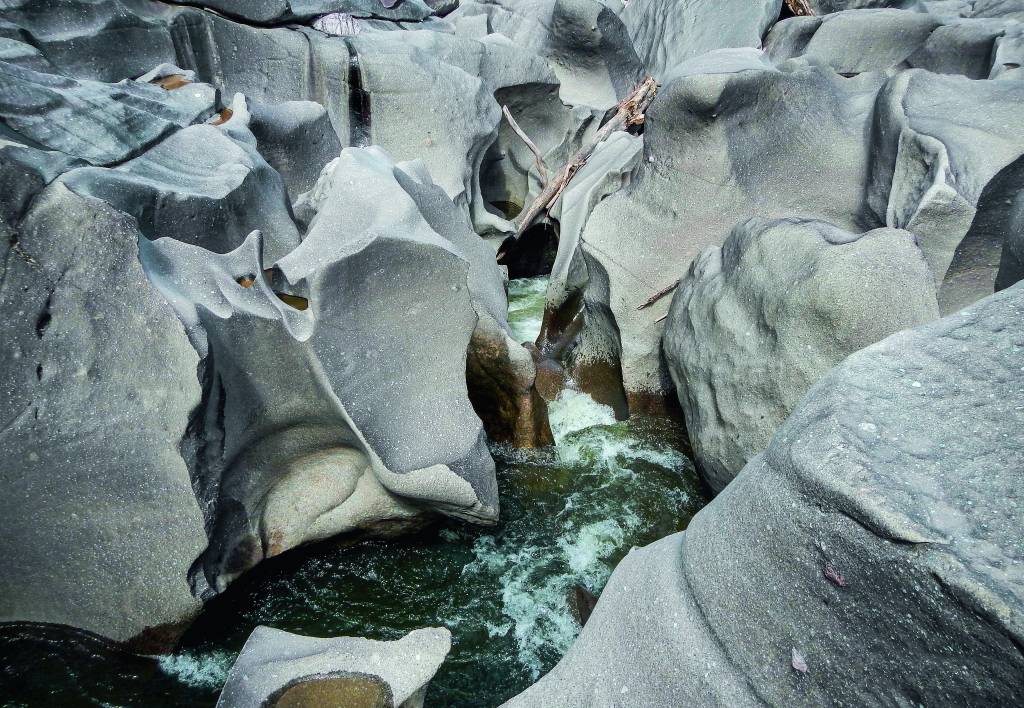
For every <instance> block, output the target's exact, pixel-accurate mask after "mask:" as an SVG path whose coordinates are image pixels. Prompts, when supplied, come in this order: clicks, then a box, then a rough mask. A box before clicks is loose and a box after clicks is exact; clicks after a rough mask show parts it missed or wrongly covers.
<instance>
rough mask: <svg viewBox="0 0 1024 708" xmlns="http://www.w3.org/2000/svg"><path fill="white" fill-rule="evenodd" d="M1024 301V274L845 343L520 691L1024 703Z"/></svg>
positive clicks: (735, 700)
mask: <svg viewBox="0 0 1024 708" xmlns="http://www.w3.org/2000/svg"><path fill="white" fill-rule="evenodd" d="M1022 316H1024V285H1021V284H1018V285H1016V286H1014V287H1012V288H1010V289H1009V290H1006V291H1003V292H1000V293H997V294H995V295H992V296H989V297H988V298H986V299H984V300H981V301H979V302H977V303H975V304H973V305H971V306H969V307H968V308H966V309H965V310H963V311H962V312H959V313H957V314H955V315H952V316H950V317H948V318H946V319H943V320H939V321H937V322H933V323H931V324H928V325H924V326H922V327H918V328H916V329H912V330H907V331H903V332H900V333H897V334H894V335H892V336H890V337H888V338H887V339H885V340H883V341H881V342H879V343H877V344H875V345H872V346H869V347H867V348H866V349H863V350H861V351H860V352H858V353H856V354H854V355H852V356H850V357H849V358H848V359H846V361H844V362H843V363H842V364H840V365H839V366H838V367H836V368H835V369H833V370H832V372H830V373H829V374H828V375H827V376H825V377H824V378H823V379H822V380H821V381H820V382H819V383H818V384H817V385H815V386H814V387H813V388H812V389H811V391H810V392H809V393H808V394H807V397H806V398H805V399H804V400H803V402H802V403H801V404H800V405H799V406H798V407H797V408H796V410H794V412H793V414H792V415H791V416H790V418H789V419H788V420H787V421H786V423H785V424H784V425H783V426H782V427H781V428H779V430H778V431H777V432H776V434H775V435H774V437H773V438H772V440H771V442H770V444H769V445H768V448H767V449H766V450H765V452H764V453H763V454H761V455H758V456H757V457H755V458H754V459H752V460H751V461H750V462H749V463H748V464H747V465H746V467H745V468H744V469H743V471H742V472H740V474H739V476H738V477H737V478H736V479H735V481H733V482H732V484H730V485H729V486H728V487H727V488H726V489H725V491H724V492H723V493H722V494H720V495H719V496H718V497H717V498H716V499H715V500H714V501H713V502H711V504H709V505H708V506H707V507H705V508H704V509H703V510H702V511H700V512H699V513H698V514H697V516H696V517H694V519H693V521H692V522H691V523H690V526H689V527H688V529H687V530H686V531H685V532H683V533H681V534H676V535H673V536H669V537H667V538H665V539H662V540H661V541H658V542H656V543H654V544H652V545H650V546H647V547H646V548H643V549H640V550H638V551H634V552H633V553H631V554H630V555H629V556H627V557H626V559H625V560H623V562H622V563H621V564H620V565H619V567H618V568H617V569H616V571H615V573H614V574H613V576H612V578H611V580H610V581H609V584H608V586H607V588H606V589H605V591H604V593H603V594H602V596H601V599H600V601H599V602H598V604H597V607H596V609H595V610H594V613H593V615H591V617H590V620H589V621H588V622H587V625H586V627H585V628H584V629H583V632H582V634H581V635H580V638H579V639H578V640H577V642H576V644H575V645H574V646H573V647H572V649H570V650H569V652H568V654H567V655H566V657H565V658H564V659H563V660H562V661H561V663H559V664H558V666H556V667H555V668H554V669H553V670H552V671H551V672H550V673H549V674H547V675H546V676H545V677H544V678H543V679H541V680H540V682H538V683H537V684H536V685H535V686H533V687H531V688H530V689H529V690H527V691H526V692H525V693H523V694H521V695H520V696H518V697H516V698H515V699H513V700H512V701H510V702H509V703H508V704H507V705H509V706H547V705H559V706H591V705H603V704H612V703H616V702H619V701H628V703H629V704H631V705H644V706H666V707H667V706H678V705H690V704H699V705H729V706H736V705H751V706H753V705H763V704H765V703H767V704H769V705H797V706H804V705H806V706H812V705H822V704H830V703H833V702H834V700H835V697H836V696H843V697H844V698H845V700H846V701H849V702H851V703H856V704H863V703H871V702H874V701H877V700H878V699H879V697H880V696H884V697H885V699H886V700H890V701H892V702H894V703H898V702H907V703H910V702H923V703H926V704H927V703H946V702H949V703H955V704H974V703H978V704H987V703H1016V702H1020V700H1021V699H1022V698H1024V696H1022V694H1021V691H1022V687H1021V685H1020V682H1019V680H1018V677H1019V676H1020V675H1021V672H1022V671H1024V659H1022V657H1021V654H1020V646H1021V641H1022V639H1024V631H1022V628H1021V625H1020V617H1021V616H1022V614H1024V595H1022V590H1021V589H1022V587H1024V578H1022V573H1024V571H1022V568H1024V562H1022V561H1024V558H1022V549H1024V546H1022V544H1021V528H1022V526H1024V518H1022V513H1024V510H1022V508H1021V506H1020V503H1019V496H1020V487H1021V485H1020V459H1021V455H1022V454H1024V447H1022V444H1021V439H1020V436H1019V435H1018V428H1019V421H1020V411H1021V410H1022V409H1024V387H1022V386H1021V385H1020V380H1021V379H1020V373H1021V369H1022V367H1024V332H1022V330H1021V327H1020V321H1021V317H1022ZM737 617H741V618H747V621H737V620H736V618H737ZM865 676H869V677H870V678H868V679H866V678H865ZM624 696H627V697H628V698H626V699H624V698H623V697H624Z"/></svg>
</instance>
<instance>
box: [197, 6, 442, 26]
mask: <svg viewBox="0 0 1024 708" xmlns="http://www.w3.org/2000/svg"><path fill="white" fill-rule="evenodd" d="M188 4H191V5H196V6H198V7H209V8H212V9H214V10H218V11H220V12H222V13H223V14H225V15H227V16H229V17H234V18H237V19H239V20H243V21H250V22H257V23H261V24H267V23H272V22H282V21H284V20H303V19H310V18H313V17H316V16H317V15H326V14H328V13H331V12H344V13H346V14H349V15H353V16H355V17H368V18H370V17H372V18H376V19H382V20H391V21H405V22H418V21H420V20H425V19H426V18H428V17H430V15H432V14H433V10H431V8H430V6H429V5H427V4H426V3H425V2H424V0H189V3H188Z"/></svg>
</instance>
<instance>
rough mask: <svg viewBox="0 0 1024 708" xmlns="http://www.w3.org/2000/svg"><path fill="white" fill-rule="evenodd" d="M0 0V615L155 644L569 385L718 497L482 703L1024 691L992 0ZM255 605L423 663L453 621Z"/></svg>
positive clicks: (503, 433) (958, 697)
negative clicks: (537, 290)
mask: <svg viewBox="0 0 1024 708" xmlns="http://www.w3.org/2000/svg"><path fill="white" fill-rule="evenodd" d="M3 5H4V7H3V9H2V10H0V251H2V260H0V341H2V344H0V346H2V348H3V357H2V358H0V380H2V382H3V391H4V392H5V394H6V399H5V400H7V401H8V403H9V405H8V406H7V409H6V410H5V412H4V415H3V426H2V427H0V459H2V460H3V462H2V463H0V498H2V499H3V502H2V503H0V504H2V508H0V510H2V512H3V514H2V517H0V518H2V519H3V521H2V522H0V532H2V533H0V537H2V539H3V540H2V541H0V551H2V552H3V556H4V558H5V559H8V561H7V562H8V565H9V567H8V568H7V569H6V572H5V573H4V574H3V579H2V580H0V595H2V597H3V600H2V601H0V623H30V624H31V623H47V624H54V625H68V626H71V627H74V628H78V629H80V630H85V631H87V632H89V633H92V634H95V635H98V636H99V637H105V638H108V639H112V640H114V641H115V642H116V643H118V644H120V645H123V646H127V647H128V648H130V649H133V650H136V651H158V650H165V649H167V648H168V647H170V646H171V645H172V644H173V642H174V641H175V639H176V638H177V637H178V636H179V635H180V633H181V631H183V629H184V628H185V627H186V626H187V624H188V622H189V621H190V619H191V618H192V617H193V616H194V615H195V613H196V612H198V611H199V610H200V608H201V607H202V605H203V602H204V601H207V600H209V599H210V598H212V597H213V596H214V595H216V594H219V593H223V592H225V591H226V589H227V588H228V586H229V585H230V584H231V583H232V582H234V581H235V580H236V579H237V578H238V577H239V576H240V575H241V574H242V573H245V572H247V571H248V570H250V569H252V568H253V567H254V566H256V565H257V564H258V563H260V562H262V561H263V560H265V559H268V558H271V557H274V556H277V555H280V554H282V553H285V552H287V551H289V550H291V549H294V548H296V547H298V546H301V545H304V544H310V543H313V542H316V541H321V540H325V539H329V538H332V537H336V536H339V535H342V534H345V535H348V536H350V540H351V539H352V538H363V537H366V536H377V537H391V536H394V535H397V534H400V533H405V532H410V531H412V530H414V529H418V528H420V527H422V526H423V525H424V524H426V523H428V522H430V521H431V520H435V519H437V518H438V517H440V516H443V515H447V516H449V517H455V518H457V519H461V520H462V521H466V522H470V523H476V524H484V525H489V524H494V523H495V522H496V521H497V520H498V518H499V509H500V507H501V504H500V500H499V498H498V479H497V475H496V466H495V461H494V459H493V458H492V456H491V451H490V448H489V447H488V445H489V444H491V445H494V444H497V445H501V446H502V449H501V456H502V458H503V459H512V457H513V455H511V454H507V451H506V450H504V447H505V446H513V447H540V446H545V445H549V444H551V443H552V442H553V441H554V440H555V436H554V435H553V434H552V429H551V425H550V423H549V419H548V412H547V403H548V402H550V401H561V402H563V403H564V402H566V401H568V400H575V401H577V402H586V403H588V404H592V403H593V401H592V400H591V399H594V400H596V402H598V403H600V404H604V405H606V406H608V407H601V408H600V415H599V416H596V417H593V416H592V417H593V418H594V422H598V421H599V422H601V423H610V421H611V418H612V413H614V417H615V418H617V419H619V420H623V419H625V418H627V417H629V416H630V415H637V414H652V413H653V414H658V415H667V416H671V417H675V418H676V419H677V421H678V422H680V424H682V423H683V422H684V419H685V425H686V427H687V429H688V431H689V435H690V439H691V440H690V441H691V443H692V447H693V451H694V455H695V457H696V459H697V462H698V463H699V466H700V468H701V471H702V472H703V475H704V478H705V480H706V481H707V482H708V484H709V485H710V487H711V488H712V489H713V491H715V492H720V495H719V497H718V499H717V500H716V501H715V502H714V503H713V504H712V505H711V506H709V507H708V508H707V509H706V510H705V511H704V512H703V513H702V514H701V515H700V516H699V517H698V518H697V519H696V520H695V521H694V523H693V524H692V526H691V527H690V529H689V530H688V531H687V532H686V533H685V534H684V535H682V536H674V537H669V538H667V539H664V540H662V541H660V542H658V543H656V544H655V545H653V546H650V547H648V548H647V549H644V550H641V551H637V552H636V553H634V554H632V555H631V556H629V557H628V558H627V559H626V560H625V561H623V563H622V565H621V567H620V568H619V570H618V572H617V573H616V575H615V577H614V578H613V580H612V582H611V585H610V586H609V588H608V590H607V591H606V592H605V594H604V596H603V598H602V599H601V601H600V603H599V604H598V606H597V609H596V611H595V613H594V615H593V617H592V618H591V619H590V621H589V622H588V623H587V627H586V630H585V631H584V633H583V635H582V636H581V639H580V640H579V642H578V644H577V646H576V647H575V648H574V649H573V650H572V652H570V654H569V655H568V656H567V657H566V658H565V660H564V661H563V662H562V664H560V665H559V666H558V667H557V668H555V669H554V671H552V672H551V674H550V675H549V676H547V677H546V678H545V679H543V680H542V681H541V682H540V683H539V684H538V685H537V686H536V687H535V688H533V689H531V690H530V691H528V692H527V693H526V694H524V695H523V696H521V697H520V698H518V699H516V700H515V701H513V704H515V705H591V704H602V705H604V704H613V703H614V704H624V705H644V706H675V705H680V704H690V703H693V704H701V703H723V704H728V705H747V704H751V705H753V704H761V703H769V704H773V705H820V704H822V703H834V702H844V703H877V702H886V701H888V702H894V703H907V704H909V703H915V704H916V703H923V704H941V703H964V704H982V703H995V702H1001V703H1010V704H1012V703H1019V702H1022V701H1024V696H1022V695H1021V687H1020V685H1019V684H1020V681H1019V680H1016V679H1018V678H1019V676H1020V675H1021V673H1022V672H1021V669H1022V665H1021V653H1020V647H1021V646H1022V641H1021V640H1022V636H1021V620H1020V617H1021V616H1022V614H1024V613H1022V611H1021V610H1022V609H1024V608H1022V606H1021V597H1020V587H1021V585H1022V578H1020V577H1019V571H1018V569H1017V567H1018V565H1020V563H1019V560H1020V559H1019V558H1018V556H1019V555H1020V550H1019V549H1020V546H1021V544H1020V529H1021V527H1022V519H1021V518H1020V514H1019V510H1018V508H1017V503H1018V502H1017V500H1018V499H1019V497H1020V490H1019V487H1020V485H1019V481H1018V479H1017V476H1019V475H1017V476H1015V473H1016V472H1017V467H1019V463H1018V460H1019V457H1020V453H1021V450H1020V449H1019V448H1020V445H1019V444H1018V443H1017V439H1018V438H1019V435H1018V431H1019V429H1020V428H1021V423H1022V416H1021V410H1024V400H1022V399H1021V387H1020V380H1021V371H1022V370H1024V362H1021V361H1020V359H1021V352H1022V351H1024V342H1022V341H1021V332H1022V326H1021V318H1020V315H1021V310H1022V308H1024V304H1022V299H1024V291H1022V288H1024V286H1022V285H1019V284H1017V283H1018V281H1020V280H1021V279H1022V278H1024V197H1022V194H1024V121H1022V119H1021V116H1022V106H1024V68H1022V63H1024V3H1022V2H1021V0H799V1H797V0H787V2H785V3H783V2H782V0H745V1H742V2H741V1H740V0H715V1H711V0H674V1H669V0H629V1H628V2H626V1H625V0H462V1H461V2H459V1H457V0H185V1H183V2H171V1H170V0H62V2H59V3H54V2H48V1H47V0H8V1H7V2H5V3H3ZM541 275H549V276H550V278H549V281H548V285H547V292H546V295H545V307H544V316H543V323H542V325H541V328H540V334H539V336H538V337H537V338H536V340H535V341H531V342H519V341H516V337H515V334H514V332H516V331H520V330H513V328H512V327H510V325H509V322H508V314H507V309H508V296H507V288H508V287H509V280H510V279H512V278H518V277H523V276H541ZM532 282H535V281H532ZM517 286H518V285H517ZM943 315H949V317H947V319H943V320H939V319H938V318H939V317H940V316H943ZM534 331H536V330H535V329H532V330H530V332H531V334H530V335H529V336H531V337H532V336H533V332H534ZM553 410H554V409H553ZM565 415H566V414H565V412H564V409H563V417H562V422H563V423H564V422H565ZM555 422H556V426H555V427H556V432H559V430H561V431H562V432H559V435H560V438H562V436H563V435H564V430H565V428H564V427H563V428H561V429H559V426H558V425H557V424H558V423H559V419H558V416H557V415H556V416H555ZM631 425H632V424H631ZM624 427H626V426H624V425H619V426H618V428H624ZM652 429H653V428H652ZM562 439H564V438H562ZM494 449H495V450H496V451H497V450H499V448H494ZM605 453H607V454H613V453H611V452H608V451H607V450H606V451H605ZM602 454H604V453H602ZM554 456H555V457H557V454H555V455H554ZM531 459H532V458H531ZM537 459H538V460H541V459H548V458H547V457H545V456H544V455H538V456H537ZM1015 465H1016V467H1015ZM539 466H541V467H542V466H543V465H539ZM510 478H511V476H510ZM502 483H503V484H506V483H511V482H510V481H509V480H503V482H502ZM545 483H546V482H545ZM633 501H637V500H631V502H633ZM637 503H641V502H640V501H637ZM626 511H629V510H628V509H627V510H626ZM638 518H639V517H638ZM456 535H459V536H460V537H461V534H456ZM461 540H462V541H464V540H465V539H464V538H462V539H461ZM460 542H461V541H460ZM453 543H454V542H453ZM589 587H590V586H589V585H588V588H589ZM590 589H595V590H596V589H598V588H597V587H596V586H595V587H594V588H590ZM567 621H568V620H567ZM570 633H571V632H570ZM566 636H567V635H566ZM415 637H420V639H415V640H413V638H415ZM424 637H426V639H424ZM421 640H422V644H421ZM95 641H100V640H99V639H96V640H95ZM249 644H250V645H249V646H248V647H247V650H246V652H245V653H243V656H242V658H241V659H240V660H239V664H238V665H237V666H236V667H235V671H234V672H233V674H232V678H231V680H230V681H229V685H228V687H227V688H226V689H225V692H224V696H223V698H222V703H224V704H225V705H256V704H263V703H264V702H266V701H268V700H270V701H273V702H276V703H283V704H289V703H290V702H300V701H312V702H317V701H320V702H321V703H325V702H330V701H332V700H333V701H335V702H337V701H340V700H342V699H341V698H339V696H342V695H345V696H349V697H352V696H353V695H354V694H352V693H351V691H355V692H356V693H357V694H358V695H359V696H360V697H361V698H360V700H363V699H365V700H367V701H369V702H371V703H373V702H374V701H376V702H378V703H382V704H384V705H414V704H418V702H419V701H420V700H421V699H422V696H423V690H422V689H423V687H424V686H425V684H426V682H427V681H428V680H429V679H430V677H431V676H432V675H433V674H434V671H436V669H437V665H438V664H439V663H440V661H441V659H442V657H443V654H444V653H445V652H446V651H447V648H448V638H447V636H446V635H445V634H444V632H441V631H439V630H431V633H430V635H429V637H427V635H416V634H414V635H411V637H407V638H406V639H405V640H402V642H400V643H399V644H398V645H388V646H387V647H384V648H382V646H381V645H379V644H373V643H367V642H365V641H364V640H355V639H334V640H313V639H307V638H298V637H294V636H293V635H286V634H284V633H278V632H276V631H275V630H270V629H261V630H259V631H258V632H257V633H255V634H254V635H253V638H252V639H251V640H250V643H249ZM275 644H276V645H278V646H276V647H275V646H273V645H275ZM285 645H287V646H285ZM414 645H415V646H414ZM282 647H285V648H283V649H282ZM417 647H419V649H422V650H423V656H426V657H427V659H426V660H425V661H423V662H420V664H416V665H415V666H412V664H414V663H415V660H410V659H409V656H410V654H409V652H412V655H413V656H415V652H416V651H419V649H417ZM442 649H443V650H442ZM278 650H281V651H283V652H284V653H285V654H286V658H284V659H280V660H279V659H275V658H273V657H272V656H271V655H272V654H274V653H275V652H277V651H278ZM367 652H369V657H370V658H369V659H368V658H367ZM373 652H379V653H380V654H381V656H385V655H386V656H389V657H391V660H393V661H396V662H398V661H401V662H407V663H409V664H410V666H401V667H399V668H401V669H402V671H396V672H392V669H393V668H394V667H385V666H377V667H376V668H374V667H371V666H369V664H367V663H366V662H367V661H370V660H372V657H373ZM275 662H277V663H275ZM360 662H362V663H360ZM371 663H372V662H371ZM278 664H280V665H278ZM268 667H271V668H268ZM273 667H277V668H273ZM359 667H362V668H359ZM413 669H415V670H413ZM335 671H337V672H342V673H340V674H338V675H337V676H335V675H334V674H333V673H332V674H331V677H330V679H329V680H324V677H323V676H322V675H321V674H322V673H323V672H329V673H330V672H335ZM344 672H349V673H344ZM352 672H355V674H358V676H356V679H358V680H355V679H353V675H355V674H353V673H352ZM314 675H317V680H315V681H313V680H307V679H309V678H310V677H311V676H314ZM368 676H369V677H368ZM1015 680H1016V683H1014V681H1015ZM345 692H350V693H345ZM108 702H109V701H108Z"/></svg>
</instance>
